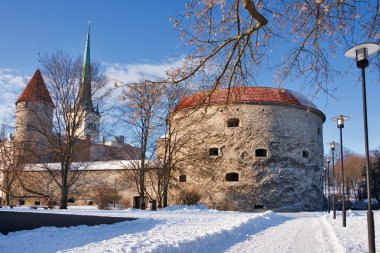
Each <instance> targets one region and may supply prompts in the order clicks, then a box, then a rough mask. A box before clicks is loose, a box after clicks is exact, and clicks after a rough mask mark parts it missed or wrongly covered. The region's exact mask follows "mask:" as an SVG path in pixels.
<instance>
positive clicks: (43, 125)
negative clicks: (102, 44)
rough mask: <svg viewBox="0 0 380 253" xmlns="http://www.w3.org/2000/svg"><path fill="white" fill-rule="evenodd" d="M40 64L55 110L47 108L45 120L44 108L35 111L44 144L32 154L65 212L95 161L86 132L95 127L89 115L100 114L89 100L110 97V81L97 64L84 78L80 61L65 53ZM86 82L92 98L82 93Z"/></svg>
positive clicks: (37, 129)
mask: <svg viewBox="0 0 380 253" xmlns="http://www.w3.org/2000/svg"><path fill="white" fill-rule="evenodd" d="M41 63H42V66H43V74H44V77H45V79H46V82H47V86H48V89H49V92H50V95H51V98H52V101H53V103H54V105H55V108H54V109H52V108H51V107H46V112H45V113H43V112H42V115H43V116H41V108H39V110H38V111H37V110H35V114H36V119H37V120H36V123H35V125H34V126H32V127H33V129H32V130H33V131H34V132H36V133H38V135H39V136H42V140H43V141H40V142H39V143H38V144H39V145H40V146H41V148H40V149H37V150H36V151H37V152H35V150H30V151H29V152H30V153H32V154H33V156H34V157H35V159H36V162H38V163H40V164H41V165H42V166H43V168H44V169H45V170H46V171H47V172H48V174H49V175H50V176H51V177H52V179H53V181H54V182H55V183H56V185H57V186H58V188H59V189H60V191H61V193H60V194H61V198H60V208H61V209H66V208H67V201H68V194H69V189H70V187H72V186H73V184H74V183H75V182H76V181H77V180H78V178H79V176H80V175H81V174H82V173H84V172H85V171H86V169H87V167H88V166H89V165H90V163H91V161H92V159H91V143H92V141H93V140H92V138H91V137H90V136H85V134H84V131H85V130H86V129H87V128H88V125H90V126H92V125H93V122H92V119H91V117H89V116H88V115H90V116H91V114H96V113H99V112H96V111H95V110H94V109H93V108H89V106H88V103H89V102H88V101H87V100H88V99H91V95H95V94H98V97H101V96H102V95H105V94H107V92H108V91H107V89H106V83H107V82H106V81H107V80H106V78H105V76H104V75H103V73H102V72H101V71H100V69H99V65H96V64H92V65H91V66H90V67H89V68H90V69H89V74H88V73H87V76H83V75H84V70H83V69H82V62H81V60H80V58H73V57H71V56H70V55H68V54H65V53H63V52H56V53H52V54H51V55H47V56H45V57H43V58H42V60H41ZM88 75H89V76H88ZM85 79H86V80H85ZM83 82H87V83H90V85H91V86H92V87H91V86H90V92H92V94H90V95H89V94H86V92H84V91H83V90H82V91H81V89H83ZM86 96H87V97H86ZM86 99H87V100H86ZM91 106H92V101H91ZM44 108H45V107H44ZM50 115H51V116H50ZM49 118H51V119H50V120H51V124H50V126H49V124H47V120H49ZM85 121H86V122H87V123H86V124H87V126H85ZM97 127H99V126H97ZM41 150H44V151H45V152H41ZM51 162H57V163H58V164H52V163H51ZM57 165H58V166H57Z"/></svg>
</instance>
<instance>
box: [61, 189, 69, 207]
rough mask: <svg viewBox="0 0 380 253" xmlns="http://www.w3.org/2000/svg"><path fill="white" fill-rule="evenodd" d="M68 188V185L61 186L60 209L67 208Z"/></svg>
mask: <svg viewBox="0 0 380 253" xmlns="http://www.w3.org/2000/svg"><path fill="white" fill-rule="evenodd" d="M67 195H68V189H67V186H62V187H61V202H60V203H59V209H67V197H68V196H67Z"/></svg>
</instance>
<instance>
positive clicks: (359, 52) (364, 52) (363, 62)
mask: <svg viewBox="0 0 380 253" xmlns="http://www.w3.org/2000/svg"><path fill="white" fill-rule="evenodd" d="M379 50H380V46H379V45H378V44H376V43H365V44H360V45H357V46H354V47H353V48H350V49H349V50H347V51H346V52H345V53H344V56H346V57H349V58H355V59H356V66H357V67H358V68H366V67H368V64H369V63H368V55H371V54H374V53H376V52H377V51H379Z"/></svg>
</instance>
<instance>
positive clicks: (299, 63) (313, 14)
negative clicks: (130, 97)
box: [165, 0, 380, 93]
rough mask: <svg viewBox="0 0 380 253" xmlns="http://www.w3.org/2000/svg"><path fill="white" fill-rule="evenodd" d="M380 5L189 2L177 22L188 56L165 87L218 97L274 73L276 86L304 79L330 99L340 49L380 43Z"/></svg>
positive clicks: (316, 0) (374, 0)
mask: <svg viewBox="0 0 380 253" xmlns="http://www.w3.org/2000/svg"><path fill="white" fill-rule="evenodd" d="M379 2H380V1H379V0H363V1H358V0H348V1H341V0H295V1H284V0H276V1H261V0H258V1H252V0H218V1H216V0H202V1H201V0H189V1H188V3H186V8H187V11H186V12H185V13H184V14H182V15H179V16H177V17H174V18H173V22H174V27H175V29H176V30H177V31H179V33H180V34H181V38H182V40H183V42H184V45H185V46H186V50H187V52H188V56H187V57H186V58H185V60H184V64H183V65H182V66H181V67H180V68H177V69H174V70H173V71H171V72H170V78H168V80H165V82H169V83H181V82H191V81H196V82H197V83H200V85H203V86H204V87H207V88H210V86H211V88H212V91H213V90H215V89H216V88H217V87H219V86H221V85H227V86H228V87H230V86H231V85H252V83H254V82H255V80H256V75H257V74H259V72H258V71H259V70H260V69H262V68H266V67H268V66H269V67H273V68H274V70H275V77H276V80H277V82H278V83H279V84H282V83H283V82H284V81H285V80H287V79H289V78H303V80H304V84H305V87H309V88H310V89H311V90H314V92H319V91H323V92H326V93H331V92H332V90H333V87H332V84H331V83H332V82H331V81H332V79H333V77H334V76H336V75H337V74H338V70H337V69H335V68H334V66H333V65H332V64H331V62H332V57H334V55H335V51H336V50H337V48H343V49H347V48H349V47H351V46H353V45H355V44H359V43H362V42H367V41H377V43H379V41H380V25H379V24H380V22H379V17H380V15H379V9H380V3H379ZM273 49H274V50H276V52H278V53H276V55H275V56H274V55H271V50H273ZM377 59H379V57H377ZM374 66H375V64H374ZM377 66H378V65H377Z"/></svg>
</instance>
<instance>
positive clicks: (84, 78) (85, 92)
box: [78, 22, 94, 112]
mask: <svg viewBox="0 0 380 253" xmlns="http://www.w3.org/2000/svg"><path fill="white" fill-rule="evenodd" d="M78 96H79V101H80V106H83V107H84V108H85V110H86V111H91V112H93V111H94V106H93V104H92V98H91V97H92V96H91V58H90V22H89V23H88V31H87V39H86V46H85V48H84V57H83V65H82V72H81V79H80V86H79V94H78Z"/></svg>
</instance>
